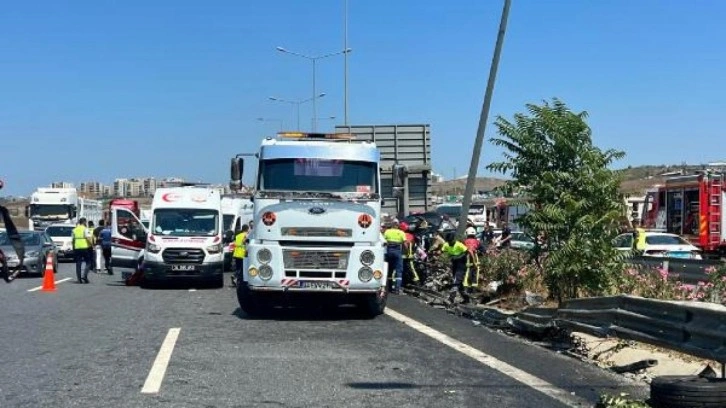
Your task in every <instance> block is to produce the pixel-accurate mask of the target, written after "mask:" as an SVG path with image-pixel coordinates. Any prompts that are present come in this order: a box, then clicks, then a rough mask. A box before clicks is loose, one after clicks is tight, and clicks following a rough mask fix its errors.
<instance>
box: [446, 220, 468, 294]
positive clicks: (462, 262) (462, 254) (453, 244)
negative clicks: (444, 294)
mask: <svg viewBox="0 0 726 408" xmlns="http://www.w3.org/2000/svg"><path fill="white" fill-rule="evenodd" d="M444 239H445V241H446V242H445V243H444V245H443V246H442V247H441V252H442V253H443V254H444V255H445V256H447V257H448V258H449V259H450V260H451V272H452V274H453V275H454V285H453V287H452V288H451V293H450V295H449V301H451V302H453V301H454V299H456V292H457V291H458V292H459V294H461V296H462V297H463V298H464V300H465V301H468V299H469V295H467V294H466V293H465V292H464V278H465V276H466V260H467V256H468V254H469V248H467V247H466V245H464V243H463V242H461V241H459V240H458V239H456V233H455V232H453V231H450V232H447V233H446V234H445V235H444Z"/></svg>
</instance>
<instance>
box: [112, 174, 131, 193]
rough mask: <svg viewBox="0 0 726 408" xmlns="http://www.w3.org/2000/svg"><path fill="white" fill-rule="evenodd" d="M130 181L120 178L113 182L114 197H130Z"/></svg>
mask: <svg viewBox="0 0 726 408" xmlns="http://www.w3.org/2000/svg"><path fill="white" fill-rule="evenodd" d="M128 182H129V180H128V179H125V178H118V179H116V180H114V181H113V190H112V195H113V196H115V197H126V196H127V195H128Z"/></svg>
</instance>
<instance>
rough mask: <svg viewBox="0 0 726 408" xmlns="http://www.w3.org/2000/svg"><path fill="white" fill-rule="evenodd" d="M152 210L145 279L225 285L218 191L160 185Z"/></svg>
mask: <svg viewBox="0 0 726 408" xmlns="http://www.w3.org/2000/svg"><path fill="white" fill-rule="evenodd" d="M151 213H152V214H151V223H150V225H149V233H148V237H147V238H146V247H145V250H144V260H143V264H142V265H141V268H142V269H143V274H144V275H143V276H144V281H146V282H153V281H158V280H166V279H172V278H197V279H202V280H206V281H211V282H212V283H214V284H215V285H216V286H222V285H223V284H224V278H223V272H224V271H223V252H222V249H223V246H224V245H223V233H224V227H223V225H222V199H221V195H220V193H219V191H218V190H216V189H211V188H204V187H174V188H160V189H157V190H156V192H155V193H154V199H153V201H152V204H151ZM139 223H140V221H139Z"/></svg>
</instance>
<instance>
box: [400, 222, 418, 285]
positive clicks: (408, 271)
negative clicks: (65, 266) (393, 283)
mask: <svg viewBox="0 0 726 408" xmlns="http://www.w3.org/2000/svg"><path fill="white" fill-rule="evenodd" d="M414 227H415V226H414V225H413V224H410V225H409V224H406V223H405V222H402V223H401V231H403V232H404V234H405V236H406V240H405V241H404V244H403V276H404V280H405V283H406V284H408V283H409V282H413V283H418V282H419V277H418V273H416V265H415V264H414V261H415V254H416V237H414V236H413V233H412V231H413V230H414Z"/></svg>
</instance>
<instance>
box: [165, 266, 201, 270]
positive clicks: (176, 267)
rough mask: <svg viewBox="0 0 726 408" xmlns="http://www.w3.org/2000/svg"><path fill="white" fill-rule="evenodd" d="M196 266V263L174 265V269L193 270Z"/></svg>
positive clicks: (172, 268) (172, 267)
mask: <svg viewBox="0 0 726 408" xmlns="http://www.w3.org/2000/svg"><path fill="white" fill-rule="evenodd" d="M195 269H196V267H195V266H194V265H172V266H171V270H172V271H193V270H195Z"/></svg>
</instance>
